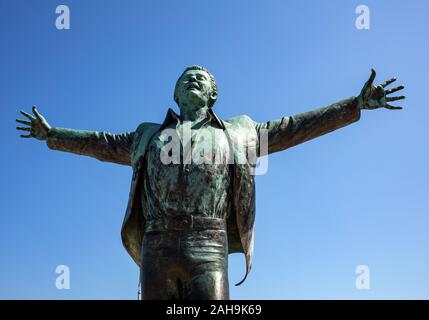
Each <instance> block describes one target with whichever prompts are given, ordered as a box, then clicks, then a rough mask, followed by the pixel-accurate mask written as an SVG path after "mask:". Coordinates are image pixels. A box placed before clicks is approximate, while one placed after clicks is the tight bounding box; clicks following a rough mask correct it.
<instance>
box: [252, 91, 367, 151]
mask: <svg viewBox="0 0 429 320" xmlns="http://www.w3.org/2000/svg"><path fill="white" fill-rule="evenodd" d="M359 118H360V109H359V107H358V105H357V99H356V98H355V97H351V98H348V99H345V100H341V101H338V102H336V103H333V104H331V105H329V106H327V107H323V108H319V109H315V110H312V111H309V112H304V113H300V114H297V115H294V116H285V117H283V118H280V119H277V120H272V121H268V122H262V123H255V128H256V131H257V133H258V137H261V136H262V135H263V132H262V130H265V133H266V134H267V136H268V139H265V141H267V140H268V141H267V143H268V154H270V153H273V152H277V151H282V150H285V149H287V148H290V147H293V146H296V145H298V144H300V143H303V142H305V141H308V140H311V139H314V138H317V137H319V136H321V135H324V134H326V133H328V132H331V131H334V130H336V129H339V128H342V127H344V126H347V125H349V124H351V123H353V122H355V121H358V120H359ZM260 143H263V139H261V140H260ZM260 150H261V152H262V150H263V148H262V147H261V146H260ZM265 150H267V148H265Z"/></svg>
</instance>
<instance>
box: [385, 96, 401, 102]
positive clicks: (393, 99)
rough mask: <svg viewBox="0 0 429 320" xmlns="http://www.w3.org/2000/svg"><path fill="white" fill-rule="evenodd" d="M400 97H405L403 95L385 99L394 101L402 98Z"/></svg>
mask: <svg viewBox="0 0 429 320" xmlns="http://www.w3.org/2000/svg"><path fill="white" fill-rule="evenodd" d="M402 99H405V96H397V97H387V98H386V101H388V102H390V101H396V100H402Z"/></svg>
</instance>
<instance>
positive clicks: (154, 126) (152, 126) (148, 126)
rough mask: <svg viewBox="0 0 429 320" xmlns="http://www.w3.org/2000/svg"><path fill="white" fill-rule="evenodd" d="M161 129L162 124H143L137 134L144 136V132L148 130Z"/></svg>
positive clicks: (138, 128)
mask: <svg viewBox="0 0 429 320" xmlns="http://www.w3.org/2000/svg"><path fill="white" fill-rule="evenodd" d="M159 127H161V124H160V123H155V122H142V123H140V124H139V125H138V127H137V129H136V132H137V133H139V134H142V133H143V132H144V131H146V130H151V129H158V128H159Z"/></svg>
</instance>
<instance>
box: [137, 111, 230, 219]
mask: <svg viewBox="0 0 429 320" xmlns="http://www.w3.org/2000/svg"><path fill="white" fill-rule="evenodd" d="M192 126H193V127H192V128H191V123H190V122H185V123H183V122H182V121H181V120H180V118H179V117H178V116H173V117H172V119H171V121H170V122H169V123H168V124H167V126H166V128H164V129H163V130H160V131H158V132H157V133H156V134H155V135H154V136H153V137H152V139H151V141H150V143H149V146H148V150H147V153H146V157H145V165H144V166H143V167H142V170H146V174H144V179H143V180H142V182H141V183H142V186H141V188H140V190H141V192H142V193H143V194H142V205H143V206H144V208H143V209H144V210H143V212H145V214H146V217H145V218H146V219H147V220H149V221H150V220H154V219H157V218H160V217H168V216H172V215H177V214H192V215H202V216H208V217H214V218H225V217H226V216H227V214H228V213H229V211H230V205H231V165H229V164H228V161H227V157H228V152H229V145H228V139H227V137H226V134H225V133H224V131H223V130H222V128H220V126H218V124H217V123H216V122H215V121H213V120H212V119H210V118H207V119H205V120H203V121H201V122H200V123H198V124H192ZM191 136H192V138H191ZM166 137H168V139H166ZM174 142H176V144H174ZM172 146H174V147H172ZM167 151H169V152H167ZM173 152H176V153H175V155H177V156H178V157H177V158H176V161H174V162H173V163H171V161H166V159H167V160H171V159H172V157H170V158H165V156H166V155H169V156H172V155H173ZM177 152H179V154H177ZM163 156H164V158H163ZM189 156H190V157H189ZM166 162H169V163H166Z"/></svg>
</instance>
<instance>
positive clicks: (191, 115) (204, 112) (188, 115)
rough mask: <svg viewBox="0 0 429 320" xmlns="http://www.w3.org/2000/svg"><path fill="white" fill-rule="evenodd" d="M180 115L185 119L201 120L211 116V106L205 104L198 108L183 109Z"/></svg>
mask: <svg viewBox="0 0 429 320" xmlns="http://www.w3.org/2000/svg"><path fill="white" fill-rule="evenodd" d="M180 116H181V118H182V120H183V121H192V122H200V121H202V120H204V119H206V118H207V117H209V116H210V114H209V108H208V107H207V106H204V107H201V108H198V109H196V110H185V109H181V110H180Z"/></svg>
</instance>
